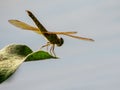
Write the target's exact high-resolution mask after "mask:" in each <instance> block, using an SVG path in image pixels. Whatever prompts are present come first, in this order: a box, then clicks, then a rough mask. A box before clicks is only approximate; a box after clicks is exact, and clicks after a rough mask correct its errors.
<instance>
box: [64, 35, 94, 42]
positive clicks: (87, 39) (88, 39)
mask: <svg viewBox="0 0 120 90" xmlns="http://www.w3.org/2000/svg"><path fill="white" fill-rule="evenodd" d="M63 35H66V36H69V37H73V38H76V39H81V40H86V41H94V40H93V39H91V38H85V37H79V36H73V35H70V34H63Z"/></svg>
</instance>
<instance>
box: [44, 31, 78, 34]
mask: <svg viewBox="0 0 120 90" xmlns="http://www.w3.org/2000/svg"><path fill="white" fill-rule="evenodd" d="M43 33H48V34H76V33H77V32H75V31H71V32H43Z"/></svg>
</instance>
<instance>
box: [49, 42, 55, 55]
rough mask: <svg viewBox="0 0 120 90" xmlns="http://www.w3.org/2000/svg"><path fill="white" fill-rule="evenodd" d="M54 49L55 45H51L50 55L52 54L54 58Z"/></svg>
mask: <svg viewBox="0 0 120 90" xmlns="http://www.w3.org/2000/svg"><path fill="white" fill-rule="evenodd" d="M54 49H55V44H52V46H51V48H50V54H51V55H52V54H53V56H56V54H55V51H54Z"/></svg>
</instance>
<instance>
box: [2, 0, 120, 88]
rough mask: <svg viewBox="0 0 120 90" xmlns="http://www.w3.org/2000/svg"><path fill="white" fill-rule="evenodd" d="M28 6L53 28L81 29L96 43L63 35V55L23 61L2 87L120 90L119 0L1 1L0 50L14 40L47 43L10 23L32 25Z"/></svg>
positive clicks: (34, 45) (81, 33)
mask: <svg viewBox="0 0 120 90" xmlns="http://www.w3.org/2000/svg"><path fill="white" fill-rule="evenodd" d="M25 10H31V11H32V12H33V13H34V14H35V16H36V17H37V18H38V19H39V20H40V21H41V23H42V24H43V25H44V26H45V27H46V28H47V29H48V30H50V31H78V34H77V35H79V36H85V37H91V38H93V39H95V42H94V43H91V42H86V41H81V40H77V39H73V38H69V37H67V36H61V37H63V38H64V40H65V43H64V45H63V46H62V47H59V48H56V49H55V51H56V54H57V56H59V57H60V59H58V60H54V59H51V60H46V61H37V62H28V63H24V64H22V65H21V66H20V68H19V69H18V70H17V72H16V73H15V74H14V75H13V76H12V78H10V79H9V80H8V81H5V82H4V83H2V84H1V85H0V90H120V0H1V1H0V48H3V47H4V46H6V45H8V44H12V43H16V44H26V45H28V46H30V47H31V48H32V49H33V50H38V49H39V48H40V46H42V45H44V44H45V43H46V40H45V39H44V38H43V36H40V35H38V34H36V33H33V32H30V31H23V30H21V29H19V28H16V27H14V26H12V25H10V24H9V23H8V20H9V19H19V20H22V21H25V22H27V23H29V24H31V25H34V23H33V21H32V20H31V19H30V18H29V17H28V16H27V14H26V12H25Z"/></svg>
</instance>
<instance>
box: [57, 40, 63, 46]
mask: <svg viewBox="0 0 120 90" xmlns="http://www.w3.org/2000/svg"><path fill="white" fill-rule="evenodd" d="M63 43H64V40H63V38H60V39H59V43H57V46H62V45H63Z"/></svg>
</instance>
